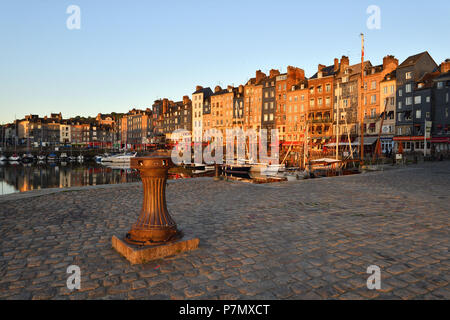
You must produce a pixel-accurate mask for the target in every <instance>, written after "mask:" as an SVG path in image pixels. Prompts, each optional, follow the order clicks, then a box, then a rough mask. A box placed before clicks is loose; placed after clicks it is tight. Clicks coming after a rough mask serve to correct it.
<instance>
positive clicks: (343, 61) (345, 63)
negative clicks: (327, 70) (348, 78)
mask: <svg viewBox="0 0 450 320" xmlns="http://www.w3.org/2000/svg"><path fill="white" fill-rule="evenodd" d="M349 65H350V60H349V59H348V57H347V56H342V58H341V70H342V71H344V70H345V68H346V67H348V66H349Z"/></svg>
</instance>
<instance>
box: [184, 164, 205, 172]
mask: <svg viewBox="0 0 450 320" xmlns="http://www.w3.org/2000/svg"><path fill="white" fill-rule="evenodd" d="M184 167H185V168H186V169H189V170H198V171H203V170H205V167H206V166H205V165H204V164H200V163H187V164H185V165H184Z"/></svg>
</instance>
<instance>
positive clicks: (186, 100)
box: [183, 96, 191, 104]
mask: <svg viewBox="0 0 450 320" xmlns="http://www.w3.org/2000/svg"><path fill="white" fill-rule="evenodd" d="M190 101H191V100H190V99H189V97H188V96H183V104H188V103H189V102H190Z"/></svg>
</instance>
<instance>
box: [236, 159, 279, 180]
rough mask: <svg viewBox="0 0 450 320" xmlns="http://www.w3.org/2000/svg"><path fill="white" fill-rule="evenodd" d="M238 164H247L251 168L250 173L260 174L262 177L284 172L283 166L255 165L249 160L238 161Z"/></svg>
mask: <svg viewBox="0 0 450 320" xmlns="http://www.w3.org/2000/svg"><path fill="white" fill-rule="evenodd" d="M238 163H241V164H248V165H250V166H251V169H250V171H251V172H260V173H261V174H262V175H267V176H269V175H276V174H277V173H278V172H282V171H285V170H286V166H285V165H284V164H271V163H255V162H253V161H251V160H239V161H238Z"/></svg>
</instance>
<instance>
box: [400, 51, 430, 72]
mask: <svg viewBox="0 0 450 320" xmlns="http://www.w3.org/2000/svg"><path fill="white" fill-rule="evenodd" d="M424 55H430V54H429V53H428V51H424V52H421V53H418V54H415V55H413V56H409V57H408V58H406V60H405V61H403V62H402V63H401V64H400V65H399V66H398V68H405V67H410V66H413V65H415V64H416V63H417V61H419V59H420V58H422V57H423V56H424ZM430 57H431V56H430Z"/></svg>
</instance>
